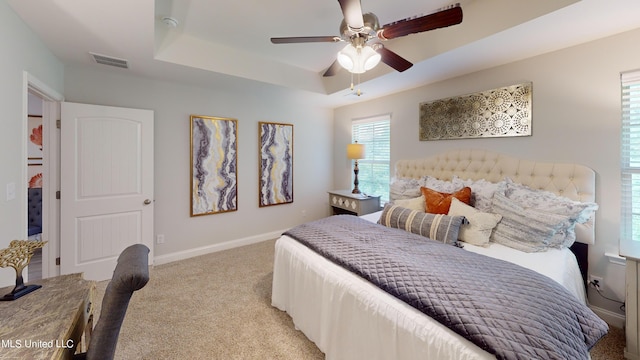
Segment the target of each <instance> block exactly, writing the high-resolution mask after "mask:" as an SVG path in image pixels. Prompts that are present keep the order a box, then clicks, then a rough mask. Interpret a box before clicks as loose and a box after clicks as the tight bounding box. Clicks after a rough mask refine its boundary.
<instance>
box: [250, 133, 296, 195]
mask: <svg viewBox="0 0 640 360" xmlns="http://www.w3.org/2000/svg"><path fill="white" fill-rule="evenodd" d="M258 144H259V149H258V152H259V164H258V166H259V175H258V176H259V179H258V194H259V195H258V196H259V199H258V205H259V206H260V207H265V206H271V205H281V204H288V203H292V202H293V125H292V124H280V123H271V122H260V123H258Z"/></svg>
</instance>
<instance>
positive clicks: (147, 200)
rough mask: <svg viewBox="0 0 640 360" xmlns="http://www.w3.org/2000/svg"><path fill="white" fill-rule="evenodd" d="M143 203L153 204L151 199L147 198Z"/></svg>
mask: <svg viewBox="0 0 640 360" xmlns="http://www.w3.org/2000/svg"><path fill="white" fill-rule="evenodd" d="M143 204H145V205H149V204H151V200H149V199H146V200H145V201H144V203H143Z"/></svg>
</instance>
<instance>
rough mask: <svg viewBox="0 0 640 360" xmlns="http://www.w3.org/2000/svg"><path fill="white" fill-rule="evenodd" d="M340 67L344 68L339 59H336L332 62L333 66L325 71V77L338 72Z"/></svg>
mask: <svg viewBox="0 0 640 360" xmlns="http://www.w3.org/2000/svg"><path fill="white" fill-rule="evenodd" d="M340 69H342V66H341V65H340V63H339V62H338V60H336V61H334V62H333V64H331V66H329V68H328V69H327V71H325V72H324V74H322V76H323V77H327V76H333V75H335V74H337V73H338V71H340Z"/></svg>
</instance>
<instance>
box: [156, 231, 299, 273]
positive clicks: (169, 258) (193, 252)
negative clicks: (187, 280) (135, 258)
mask: <svg viewBox="0 0 640 360" xmlns="http://www.w3.org/2000/svg"><path fill="white" fill-rule="evenodd" d="M285 231H286V230H280V231H273V232H270V233H266V234H260V235H255V236H249V237H246V238H242V239H236V240H231V241H226V242H223V243H219V244H212V245H207V246H203V247H199V248H195V249H189V250H184V251H178V252H175V253H171V254H166V255H160V256H156V257H154V259H153V264H154V265H162V264H167V263H170V262H174V261H179V260H185V259H189V258H192V257H195V256H200V255H206V254H210V253H214V252H218V251H223V250H229V249H233V248H237V247H240V246H245V245H251V244H256V243H259V242H263V241H267V240H271V239H277V238H279V237H280V235H282V233H283V232H285Z"/></svg>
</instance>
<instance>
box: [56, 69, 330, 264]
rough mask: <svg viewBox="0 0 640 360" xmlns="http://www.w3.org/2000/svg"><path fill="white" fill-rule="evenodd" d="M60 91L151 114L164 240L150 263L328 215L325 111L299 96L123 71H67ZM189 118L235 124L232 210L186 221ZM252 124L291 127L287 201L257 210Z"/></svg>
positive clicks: (246, 84) (251, 85)
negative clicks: (291, 192) (290, 186)
mask: <svg viewBox="0 0 640 360" xmlns="http://www.w3.org/2000/svg"><path fill="white" fill-rule="evenodd" d="M64 93H65V96H66V99H67V101H71V102H80V103H92V104H99V105H109V106H121V107H131V108H143V109H151V110H154V112H155V125H154V127H155V134H154V135H155V140H154V147H155V151H154V154H155V155H154V156H155V164H154V166H155V174H154V175H155V234H156V235H157V234H164V235H165V243H164V244H156V245H155V256H156V260H158V259H159V260H160V261H161V262H162V261H168V260H173V259H176V258H183V257H188V256H191V255H195V254H198V252H199V251H201V250H203V249H202V248H205V249H213V248H216V246H221V244H224V243H227V242H234V241H238V240H242V241H244V240H247V241H250V240H251V239H254V240H256V239H259V238H260V236H262V235H263V234H266V233H272V232H277V234H279V231H281V230H285V229H287V228H289V227H291V226H293V225H296V224H299V223H302V222H305V221H309V220H315V219H318V218H321V217H324V216H327V215H328V212H329V209H328V208H329V206H328V201H327V200H326V199H327V195H326V191H327V190H330V185H331V179H332V175H331V171H332V164H331V154H332V150H331V149H332V144H333V139H332V136H333V121H332V118H331V115H332V113H331V110H330V109H325V108H320V107H317V106H315V105H313V104H312V101H310V100H309V99H307V98H306V95H305V94H304V93H302V92H296V91H291V90H287V89H284V88H281V87H277V86H272V85H267V84H263V83H258V82H254V81H248V80H242V79H239V78H233V79H229V78H226V77H225V78H222V79H221V80H220V82H219V83H212V86H211V87H210V88H202V87H196V86H190V85H186V84H180V83H176V82H168V81H160V80H151V79H146V78H138V77H132V76H129V75H128V74H127V72H126V71H123V72H122V73H121V74H114V73H113V72H101V71H96V70H89V69H87V68H81V67H67V68H66V69H65V90H64ZM191 114H195V115H207V116H219V117H230V118H235V119H238V210H237V211H234V212H229V213H220V214H214V215H207V216H198V217H190V216H189V209H190V204H189V189H190V182H189V179H190V175H189V171H190V158H189V148H190V144H189V140H190V138H189V137H190V134H189V116H190V115H191ZM259 121H272V122H282V123H290V124H293V125H294V128H293V132H294V179H293V188H294V202H293V203H292V204H284V205H277V206H270V207H264V208H259V207H258V146H257V141H258V122H259ZM304 214H306V215H304ZM256 237H258V238H256ZM263 240H264V239H263ZM203 251H206V250H203Z"/></svg>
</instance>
